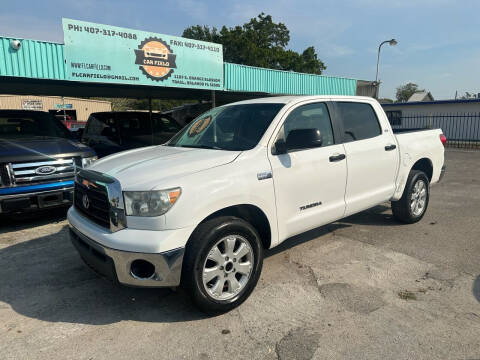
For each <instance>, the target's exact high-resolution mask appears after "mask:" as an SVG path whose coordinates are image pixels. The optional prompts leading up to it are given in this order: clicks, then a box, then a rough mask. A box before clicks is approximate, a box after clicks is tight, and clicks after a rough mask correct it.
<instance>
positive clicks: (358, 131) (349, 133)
mask: <svg viewBox="0 0 480 360" xmlns="http://www.w3.org/2000/svg"><path fill="white" fill-rule="evenodd" d="M337 108H338V110H339V113H340V116H341V118H342V120H343V129H344V135H343V141H344V142H350V141H356V140H363V139H368V138H372V137H375V136H378V135H380V134H381V129H380V125H379V123H378V119H377V115H376V114H375V111H374V110H373V108H372V107H371V106H370V105H369V104H365V103H353V102H352V103H349V102H338V103H337Z"/></svg>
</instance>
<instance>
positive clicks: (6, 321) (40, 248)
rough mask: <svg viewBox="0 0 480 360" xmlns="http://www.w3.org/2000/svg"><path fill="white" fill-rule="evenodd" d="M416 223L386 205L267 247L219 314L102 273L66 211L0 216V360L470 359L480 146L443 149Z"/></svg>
mask: <svg viewBox="0 0 480 360" xmlns="http://www.w3.org/2000/svg"><path fill="white" fill-rule="evenodd" d="M446 158H447V161H446V165H447V174H446V176H445V178H444V179H443V181H442V182H441V183H440V184H438V185H436V186H434V187H432V191H431V199H430V205H429V209H428V211H427V214H426V215H425V217H424V219H423V220H422V221H421V222H420V223H417V224H413V225H403V224H400V223H398V222H395V220H393V219H392V217H391V210H390V206H389V204H384V205H382V206H378V207H376V208H373V209H371V210H368V211H366V212H363V213H361V214H358V215H355V216H352V217H349V218H347V219H344V220H342V221H340V222H336V223H334V224H330V225H328V226H324V227H321V228H318V229H315V230H313V231H310V232H308V233H306V234H302V235H301V236H297V237H295V238H292V239H290V240H288V241H287V242H286V243H284V244H282V245H281V246H280V247H279V248H275V249H272V250H270V251H268V252H267V258H266V259H265V262H264V267H263V273H262V276H261V279H260V281H259V283H258V286H257V288H256V290H255V291H254V292H253V293H252V295H251V296H250V298H249V299H248V300H247V301H246V302H245V303H244V304H243V305H242V306H241V307H240V308H238V309H236V310H234V311H231V312H230V313H227V314H224V315H220V316H217V317H207V316H205V315H203V314H202V313H200V312H199V311H197V310H196V309H195V308H194V307H193V306H192V305H191V304H190V302H189V301H188V299H187V298H186V297H185V296H184V294H183V293H182V292H181V291H179V292H175V291H172V290H169V289H135V288H126V287H118V286H114V285H113V284H111V283H109V282H107V281H105V280H103V279H100V278H98V277H97V276H96V275H95V274H94V273H92V272H91V271H90V270H89V269H88V268H87V267H86V266H85V265H84V264H83V263H82V261H81V259H80V258H79V256H78V254H77V253H76V252H75V250H74V248H73V246H72V245H71V243H70V241H69V239H68V227H67V222H66V221H65V215H64V213H65V211H63V210H60V211H49V212H48V214H40V215H34V216H30V217H28V219H24V218H23V217H20V216H13V217H1V218H0V221H1V222H2V224H1V226H0V269H1V270H0V274H1V276H0V354H1V355H0V358H1V359H144V358H145V359H147V358H148V359H202V360H206V359H325V358H328V359H480V280H479V279H480V278H479V277H478V276H479V274H480V261H479V255H480V207H479V204H480V180H479V179H480V166H478V165H479V164H480V152H462V151H453V150H452V151H448V152H447V154H446Z"/></svg>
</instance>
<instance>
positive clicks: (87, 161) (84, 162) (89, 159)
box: [82, 156, 98, 168]
mask: <svg viewBox="0 0 480 360" xmlns="http://www.w3.org/2000/svg"><path fill="white" fill-rule="evenodd" d="M97 160H98V157H97V156H90V157H85V158H82V168H86V167H88V166H90V165H92V164H93V163H94V162H95V161H97Z"/></svg>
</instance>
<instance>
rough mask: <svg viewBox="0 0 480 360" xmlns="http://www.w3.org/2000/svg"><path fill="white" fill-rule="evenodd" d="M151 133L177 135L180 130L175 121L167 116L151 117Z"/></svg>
mask: <svg viewBox="0 0 480 360" xmlns="http://www.w3.org/2000/svg"><path fill="white" fill-rule="evenodd" d="M152 120H153V133H154V134H155V135H157V134H161V133H165V132H167V133H177V132H179V131H180V130H181V127H180V125H178V124H177V123H176V122H175V120H174V119H173V118H171V117H169V116H164V115H155V116H154V117H153V119H152Z"/></svg>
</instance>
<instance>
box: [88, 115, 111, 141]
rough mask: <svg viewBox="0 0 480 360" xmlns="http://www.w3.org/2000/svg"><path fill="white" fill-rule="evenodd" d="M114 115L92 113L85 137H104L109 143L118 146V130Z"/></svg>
mask: <svg viewBox="0 0 480 360" xmlns="http://www.w3.org/2000/svg"><path fill="white" fill-rule="evenodd" d="M114 116H115V115H114V113H94V114H92V115H90V117H89V118H88V124H87V128H86V135H87V136H89V137H98V136H101V137H104V138H106V139H108V140H109V142H111V143H114V144H118V143H119V137H118V129H117V125H116V123H115V117H114Z"/></svg>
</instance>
